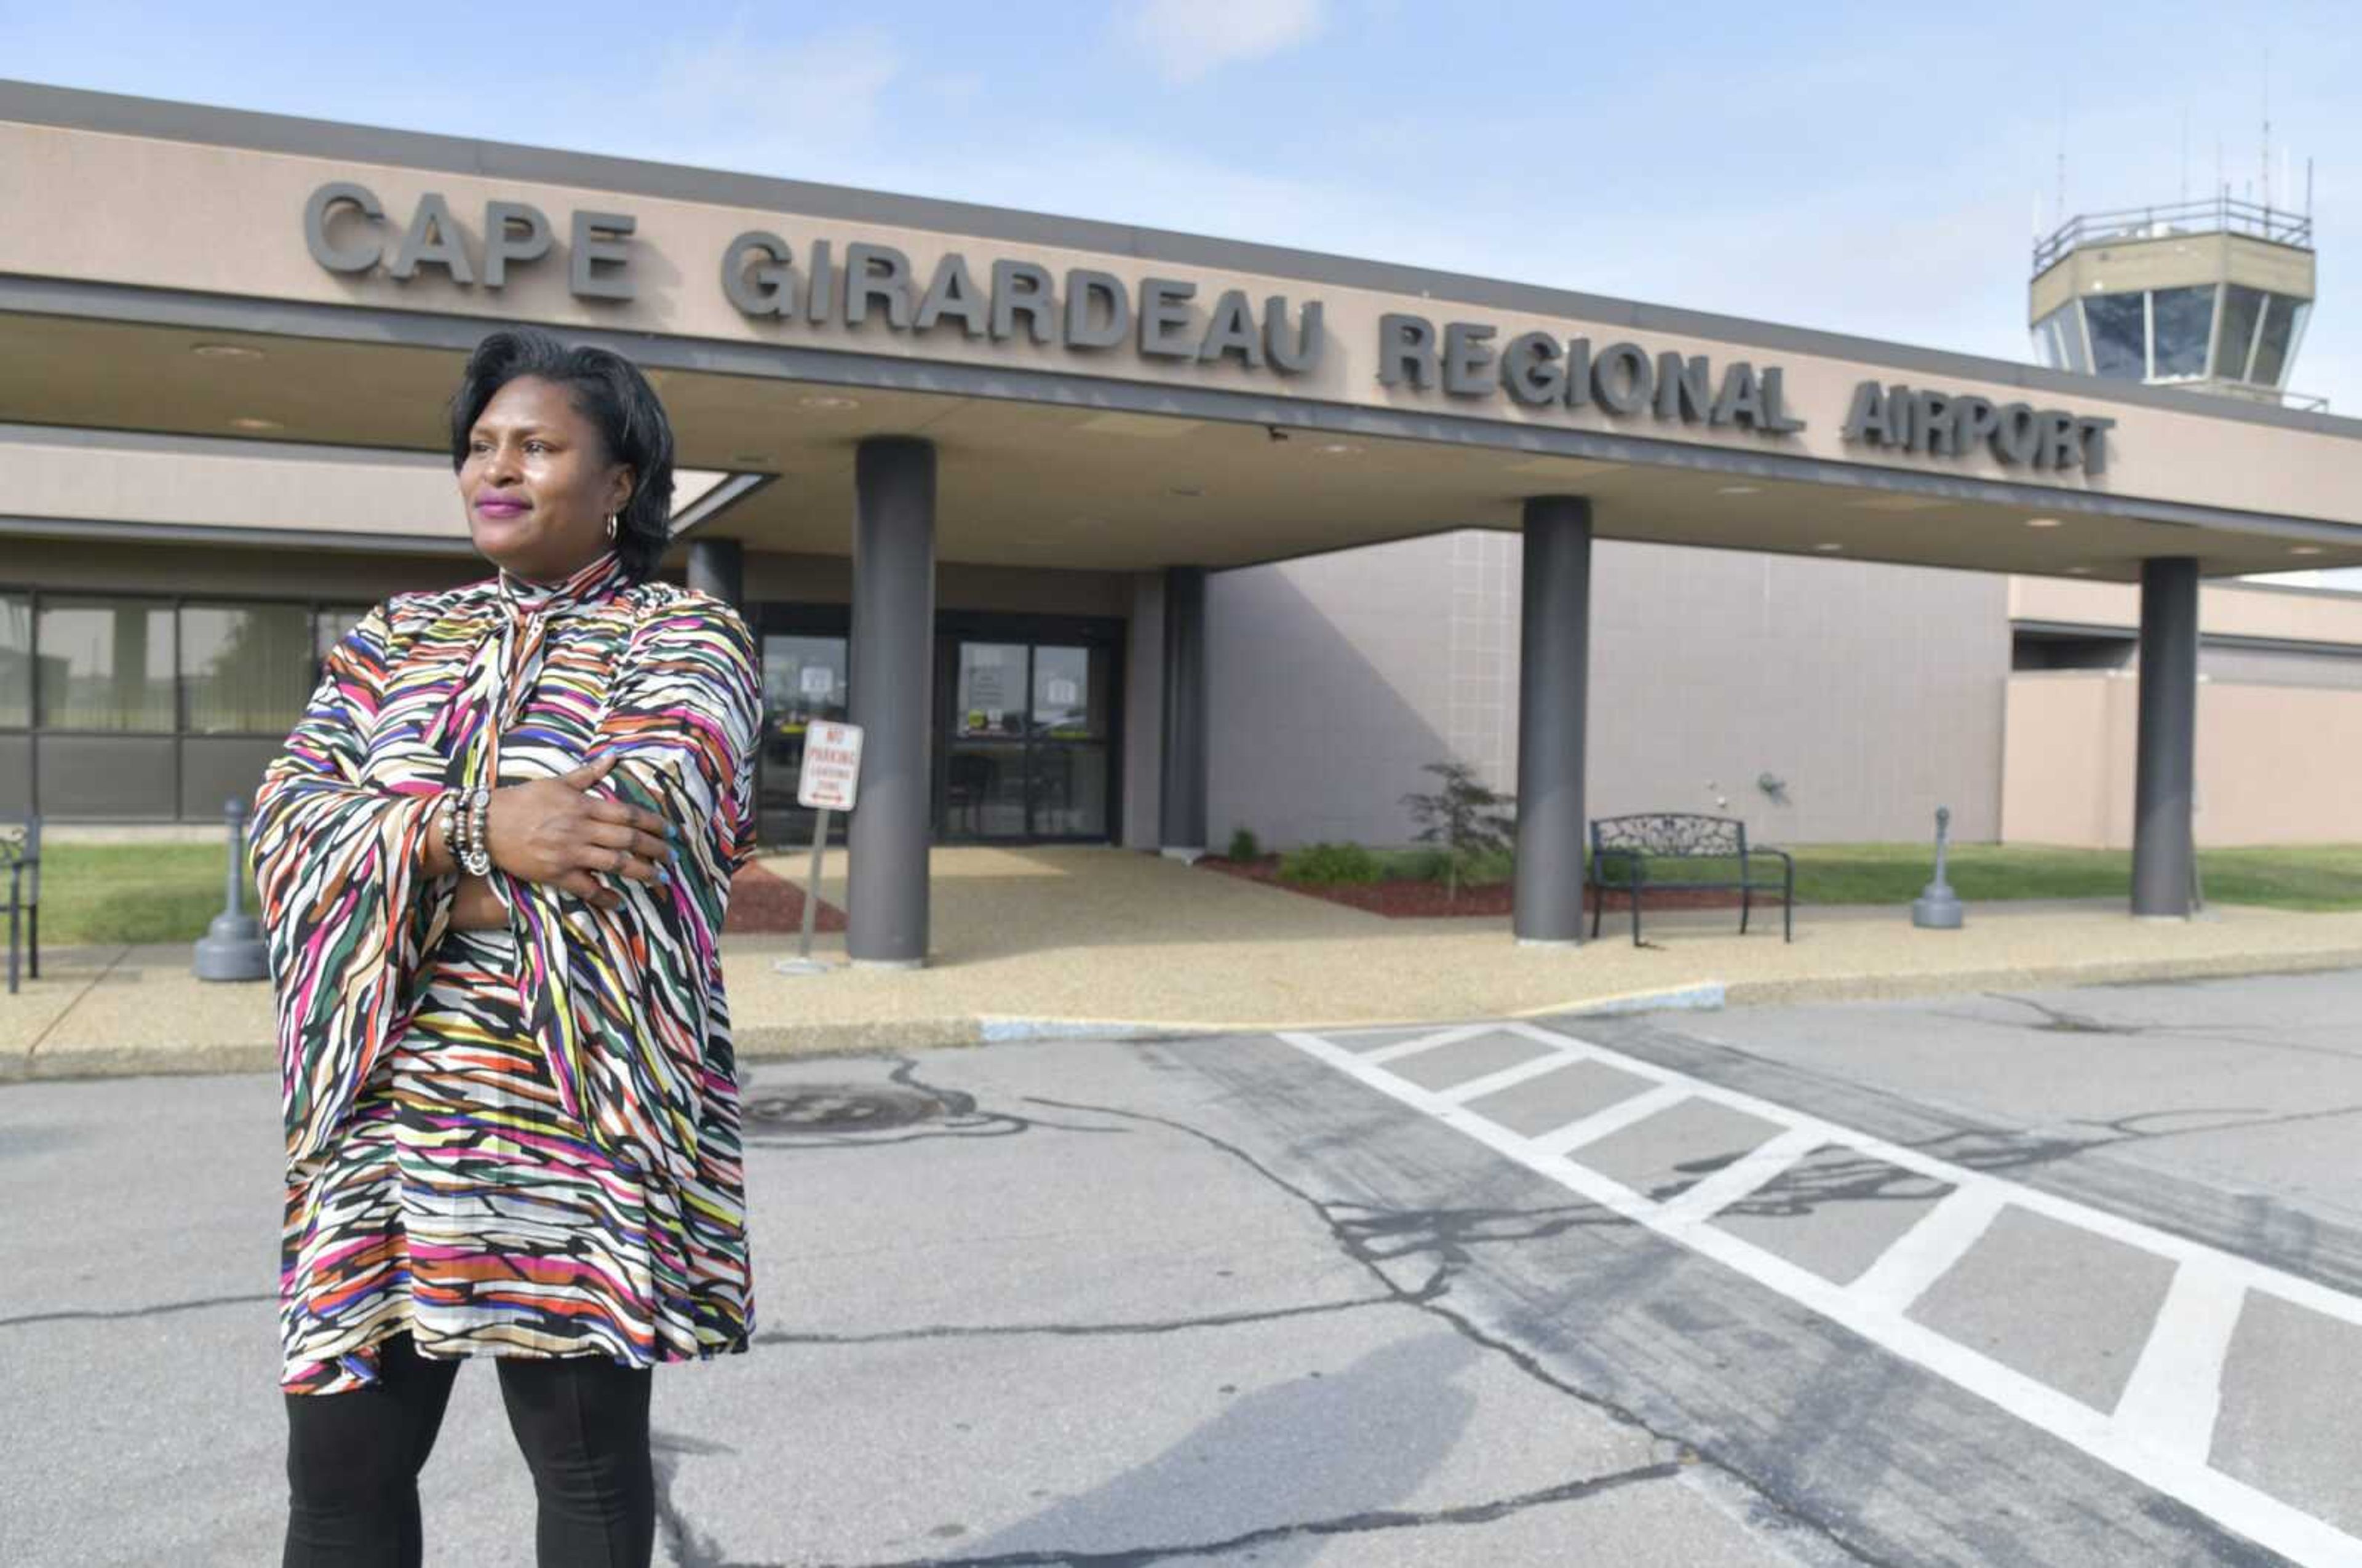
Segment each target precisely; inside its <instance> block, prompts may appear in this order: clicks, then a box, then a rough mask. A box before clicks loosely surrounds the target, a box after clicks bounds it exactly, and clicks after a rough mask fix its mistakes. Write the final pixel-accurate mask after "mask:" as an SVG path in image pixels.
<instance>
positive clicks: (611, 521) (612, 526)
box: [607, 512, 615, 541]
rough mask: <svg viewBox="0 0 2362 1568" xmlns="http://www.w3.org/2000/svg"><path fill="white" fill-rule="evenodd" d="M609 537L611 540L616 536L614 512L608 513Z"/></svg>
mask: <svg viewBox="0 0 2362 1568" xmlns="http://www.w3.org/2000/svg"><path fill="white" fill-rule="evenodd" d="M607 537H608V539H609V540H611V541H612V540H613V538H614V537H615V514H614V513H612V512H610V513H607Z"/></svg>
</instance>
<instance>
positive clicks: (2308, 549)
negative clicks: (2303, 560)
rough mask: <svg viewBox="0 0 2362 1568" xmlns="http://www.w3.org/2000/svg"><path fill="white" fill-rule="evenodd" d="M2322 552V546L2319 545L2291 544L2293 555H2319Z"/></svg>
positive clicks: (2290, 551)
mask: <svg viewBox="0 0 2362 1568" xmlns="http://www.w3.org/2000/svg"><path fill="white" fill-rule="evenodd" d="M2321 553H2322V547H2320V546H2319V545H2290V547H2289V554H2290V555H2292V556H2317V555H2319V554H2321Z"/></svg>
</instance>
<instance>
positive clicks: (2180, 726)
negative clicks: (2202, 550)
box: [2133, 557, 2198, 917]
mask: <svg viewBox="0 0 2362 1568" xmlns="http://www.w3.org/2000/svg"><path fill="white" fill-rule="evenodd" d="M2197 779H2198V563H2197V562H2196V561H2194V560H2191V559H2189V558H2186V557H2169V558H2158V559H2153V560H2146V561H2143V562H2142V563H2141V624H2140V740H2139V743H2138V760H2137V763H2136V774H2135V779H2134V784H2133V913H2134V914H2136V915H2158V916H2166V917H2174V916H2187V915H2188V914H2189V913H2190V884H2191V857H2192V856H2193V855H2194V854H2195V846H2194V845H2193V843H2192V835H2191V806H2192V805H2193V804H2194V801H2195V793H2196V786H2197Z"/></svg>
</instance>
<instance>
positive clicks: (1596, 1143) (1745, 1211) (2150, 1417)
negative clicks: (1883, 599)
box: [0, 975, 2362, 1568]
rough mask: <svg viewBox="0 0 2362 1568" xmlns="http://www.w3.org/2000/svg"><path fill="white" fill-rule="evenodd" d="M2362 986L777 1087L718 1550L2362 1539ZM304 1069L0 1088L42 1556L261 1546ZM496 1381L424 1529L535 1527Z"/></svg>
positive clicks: (684, 1477) (2230, 988)
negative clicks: (2355, 1165) (278, 1166)
mask: <svg viewBox="0 0 2362 1568" xmlns="http://www.w3.org/2000/svg"><path fill="white" fill-rule="evenodd" d="M2356 1004H2362V977H2357V976H2354V975H2344V976H2323V977H2303V978H2288V979H2278V980H2246V981H2224V982H2210V983H2206V984H2197V985H2186V986H2171V987H2150V988H2123V989H2113V990H2090V991H2083V992H2073V993H2055V994H2046V995H2042V996H2037V997H2030V998H2008V999H2004V998H1991V997H1986V998H1974V999H1952V1000H1943V1001H1933V1002H1924V1003H1914V1004H1886V1005H1878V1006H1860V1007H1828V1008H1813V1009H1786V1010H1739V1011H1732V1012H1728V1013H1719V1014H1699V1015H1694V1016H1677V1015H1661V1016H1659V1017H1656V1018H1651V1019H1639V1020H1628V1021H1615V1022H1607V1021H1582V1022H1573V1021H1561V1022H1558V1023H1555V1024H1548V1025H1543V1026H1538V1027H1537V1026H1515V1025H1494V1024H1485V1023H1472V1024H1470V1025H1466V1026H1463V1027H1462V1028H1460V1029H1456V1030H1444V1031H1423V1032H1416V1033H1401V1032H1397V1033H1394V1034H1383V1033H1360V1034H1339V1035H1322V1036H1296V1037H1286V1036H1262V1035H1258V1036H1240V1037H1236V1038H1231V1039H1222V1040H1213V1041H1191V1042H1187V1043H1167V1044H1154V1043H1124V1044H1117V1043H1099V1042H1088V1041H1076V1042H1071V1043H1054V1044H1035V1045H1002V1046H993V1047H988V1048H985V1049H981V1050H972V1051H958V1052H944V1053H936V1054H932V1055H922V1056H919V1057H914V1058H893V1057H877V1056H866V1057H838V1058H819V1059H812V1060H808V1061H799V1062H793V1063H784V1064H778V1065H772V1066H764V1067H762V1068H760V1069H758V1070H757V1071H756V1072H754V1073H753V1074H752V1075H750V1081H749V1084H748V1088H747V1099H748V1105H749V1110H750V1112H751V1113H752V1116H751V1121H750V1128H751V1130H752V1133H753V1135H752V1137H751V1138H750V1152H749V1185H750V1189H751V1194H752V1200H753V1205H754V1209H755V1214H756V1238H755V1248H756V1268H757V1278H758V1284H759V1289H760V1296H761V1310H762V1315H763V1322H764V1328H763V1331H762V1337H761V1340H762V1342H761V1343H760V1344H759V1345H758V1346H757V1348H756V1351H755V1353H752V1354H750V1355H747V1356H745V1357H734V1358H730V1359H728V1360H726V1361H723V1362H720V1363H716V1364H708V1365H703V1366H693V1367H678V1368H668V1369H665V1370H664V1371H662V1372H659V1373H658V1374H657V1379H658V1381H657V1429H658V1433H659V1435H658V1439H657V1441H658V1462H659V1468H660V1474H661V1479H662V1483H663V1489H664V1509H665V1517H664V1531H663V1546H662V1551H661V1552H660V1558H661V1559H662V1560H664V1561H668V1562H675V1563H679V1564H701V1565H719V1564H760V1563H795V1564H817V1563H843V1564H866V1565H879V1564H920V1563H925V1564H935V1565H951V1564H963V1565H983V1564H999V1563H1010V1564H1016V1563H1070V1562H1071V1563H1086V1564H1133V1563H1143V1564H1144V1563H1151V1562H1159V1563H1162V1562H1257V1563H1264V1564H1298V1563H1312V1562H1319V1563H1322V1564H1356V1565H1358V1564H1395V1563H1403V1564H1409V1563H1422V1564H1426V1563H1462V1562H1464V1563H1471V1564H1517V1563H1528V1562H1531V1563H1545V1562H1549V1563H1560V1562H1599V1563H1613V1564H1618V1565H1634V1568H1651V1565H1659V1564H1661V1565H1663V1568H1719V1565H1722V1564H1733V1565H1742V1564H1774V1563H1805V1564H1819V1563H1851V1562H1877V1563H1886V1564H1901V1563H1912V1564H1918V1563H1928V1564H1934V1563H1948V1564H1949V1563H1958V1564H1964V1565H1965V1564H1979V1565H1985V1564H1999V1565H2007V1564H2018V1563H2024V1564H2072V1565H2077V1568H2081V1565H2084V1564H2125V1565H2126V1568H2132V1565H2136V1564H2137V1565H2141V1568H2148V1565H2152V1564H2160V1563H2265V1562H2282V1561H2289V1562H2307V1563H2333V1562H2356V1561H2362V1544H2357V1538H2362V1479H2357V1477H2362V1463H2357V1461H2362V1430H2357V1427H2356V1422H2355V1419H2354V1418H2353V1416H2352V1413H2351V1403H2352V1402H2351V1399H2350V1397H2349V1396H2348V1394H2347V1392H2346V1391H2347V1390H2350V1388H2351V1387H2352V1386H2354V1375H2355V1374H2356V1373H2357V1372H2362V1331H2357V1327H2356V1324H2357V1322H2362V1244H2357V1241H2362V1212H2357V1210H2362V1199H2357V1198H2356V1195H2355V1192H2354V1189H2353V1184H2352V1182H2351V1180H2350V1170H2351V1159H2350V1155H2349V1154H2347V1153H2346V1152H2345V1151H2346V1150H2348V1149H2350V1147H2351V1132H2352V1127H2353V1121H2354V1118H2355V1117H2356V1116H2362V1038H2356V1032H2354V1031H2352V1030H2351V1029H2350V1028H2346V1027H2345V1026H2344V1025H2343V1024H2342V1022H2341V1021H2342V1020H2346V1019H2350V1018H2352V1017H2353V1016H2355V1014H2356ZM275 1120H276V1108H275V1098H274V1094H273V1091H272V1088H271V1086H270V1083H269V1082H268V1081H267V1080H265V1079H262V1078H259V1077H216V1078H194V1079H156V1078H148V1079H115V1080H105V1081H87V1082H61V1083H35V1084H24V1085H17V1086H13V1087H10V1088H6V1089H0V1183H5V1186H0V1392H5V1406H6V1409H7V1410H8V1411H9V1412H10V1416H11V1419H10V1420H9V1421H8V1422H7V1423H6V1428H5V1433H0V1467H5V1468H0V1474H6V1475H7V1477H8V1480H7V1482H6V1491H7V1506H6V1507H5V1508H0V1561H6V1562H9V1563H12V1564H14V1563H60V1564H66V1563H73V1564H82V1563H114V1562H120V1563H142V1564H146V1563H156V1562H174V1563H190V1564H204V1563H249V1562H270V1561H275V1558H276V1552H277V1545H276V1542H277V1534H278V1529H279V1522H280V1518H281V1507H282V1496H283V1493H282V1489H281V1481H280V1478H279V1477H280V1469H279V1466H280V1461H281V1441H282V1434H283V1422H282V1417H281V1411H280V1408H279V1398H278V1395H277V1393H276V1389H275V1386H274V1382H273V1379H274V1361H275V1354H274V1352H275V1346H274V1340H273V1331H272V1320H271V1309H270V1288H271V1272H270V1271H271V1267H272V1256H271V1249H272V1244H273V1238H272V1223H273V1220H274V1218H275V1203H276V1198H277V1193H276V1176H275V1172H274V1168H273V1167H274V1159H273V1147H274V1142H275V1132H274V1123H275ZM426 1518H427V1533H428V1540H429V1561H430V1562H439V1563H451V1564H469V1565H474V1564H500V1563H512V1562H530V1560H531V1556H530V1547H529V1537H530V1518H531V1502H530V1492H529V1487H528V1485H527V1482H526V1478H525V1475H524V1467H523V1464H522V1463H521V1462H520V1461H519V1459H518V1458H517V1456H516V1454H515V1452H514V1449H513V1445H512V1444H511V1441H510V1439H509V1436H508V1433H507V1430H506V1426H505V1423H504V1421H503V1420H502V1417H501V1415H500V1412H499V1409H498V1401H497V1395H496V1391H495V1389H494V1386H493V1382H492V1379H491V1376H490V1375H489V1374H488V1373H483V1372H481V1369H469V1373H468V1375H463V1376H462V1378H461V1379H460V1383H459V1390H458V1396H457V1397H456V1398H455V1400H454V1402H453V1407H452V1411H451V1415H450V1418H449V1420H448V1422H447V1425H446V1428H445V1430H444V1434H443V1438H442V1441H441V1443H440V1444H439V1446H438V1448H437V1451H436V1456H435V1459H434V1462H433V1463H432V1464H431V1465H430V1467H429V1469H428V1472H427V1477H426Z"/></svg>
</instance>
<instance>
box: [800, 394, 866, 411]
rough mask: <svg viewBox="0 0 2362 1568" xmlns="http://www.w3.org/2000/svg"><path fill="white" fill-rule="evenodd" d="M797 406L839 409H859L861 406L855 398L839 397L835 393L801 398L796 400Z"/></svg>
mask: <svg viewBox="0 0 2362 1568" xmlns="http://www.w3.org/2000/svg"><path fill="white" fill-rule="evenodd" d="M796 406H797V407H798V408H826V409H838V408H859V407H860V406H861V404H860V403H859V402H857V401H856V400H855V399H853V398H849V397H839V396H837V395H836V394H835V393H833V392H814V393H812V394H811V396H810V397H800V398H798V399H796Z"/></svg>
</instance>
